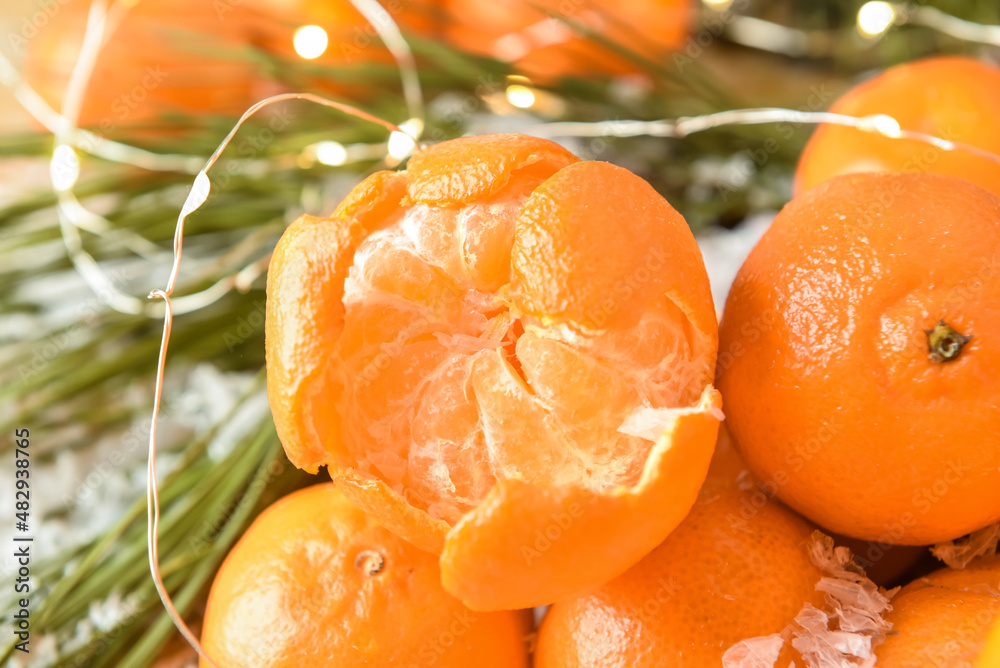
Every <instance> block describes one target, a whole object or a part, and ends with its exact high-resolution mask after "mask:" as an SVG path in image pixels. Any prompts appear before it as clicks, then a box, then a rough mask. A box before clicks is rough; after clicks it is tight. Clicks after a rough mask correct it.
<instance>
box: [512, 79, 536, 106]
mask: <svg viewBox="0 0 1000 668" xmlns="http://www.w3.org/2000/svg"><path fill="white" fill-rule="evenodd" d="M507 101H508V102H510V103H511V104H512V105H513V106H515V107H518V108H519V109H530V108H531V107H533V106H534V104H535V93H534V91H532V90H531V89H530V88H528V87H527V86H522V85H520V84H514V85H513V86H507Z"/></svg>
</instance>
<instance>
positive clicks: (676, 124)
mask: <svg viewBox="0 0 1000 668" xmlns="http://www.w3.org/2000/svg"><path fill="white" fill-rule="evenodd" d="M768 123H797V124H804V125H805V124H807V125H814V124H820V123H828V124H831V125H842V126H846V127H852V128H856V129H858V130H861V131H863V132H871V133H874V134H879V135H882V136H884V137H889V138H890V139H912V140H915V141H920V142H923V143H925V144H930V145H932V146H934V147H936V148H939V149H941V150H944V151H965V152H968V153H971V154H973V155H976V156H978V157H980V158H984V159H986V160H991V161H993V162H996V163H998V164H1000V155H997V154H995V153H992V152H990V151H986V150H984V149H981V148H979V147H978V146H972V145H971V144H965V143H963V142H955V141H948V140H946V139H942V138H940V137H936V136H934V135H931V134H927V133H924V132H915V131H912V130H903V129H901V128H900V127H899V122H898V121H896V119H894V118H893V117H892V116H888V115H886V114H874V115H871V116H861V117H856V116H847V115H845V114H835V113H831V112H828V111H799V110H795V109H782V108H778V107H758V108H751V109H731V110H728V111H720V112H716V113H713V114H706V115H704V116H687V117H681V118H678V119H673V120H671V119H660V120H656V121H630V120H629V121H598V122H594V123H576V122H569V123H563V122H557V123H542V124H539V125H536V126H533V127H530V128H528V129H527V130H526V132H528V133H529V134H534V135H536V136H539V137H548V138H552V137H639V136H648V137H672V138H676V139H681V138H683V137H686V136H688V135H692V134H695V133H697V132H704V131H705V130H710V129H713V128H718V127H723V126H730V125H737V126H744V125H762V124H768Z"/></svg>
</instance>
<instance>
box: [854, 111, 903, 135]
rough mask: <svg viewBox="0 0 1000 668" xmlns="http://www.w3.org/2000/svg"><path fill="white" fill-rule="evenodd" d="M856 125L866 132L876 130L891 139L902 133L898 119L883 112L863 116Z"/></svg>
mask: <svg viewBox="0 0 1000 668" xmlns="http://www.w3.org/2000/svg"><path fill="white" fill-rule="evenodd" d="M858 127H860V128H861V129H863V130H867V131H868V132H877V133H879V134H881V135H885V136H886V137H891V138H893V139H896V138H898V137H899V136H900V135H901V134H902V128H900V127H899V121H897V120H896V119H895V118H893V117H892V116H886V115H885V114H875V115H873V116H865V117H864V118H862V119H861V122H860V123H859V124H858Z"/></svg>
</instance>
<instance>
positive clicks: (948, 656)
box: [876, 555, 1000, 668]
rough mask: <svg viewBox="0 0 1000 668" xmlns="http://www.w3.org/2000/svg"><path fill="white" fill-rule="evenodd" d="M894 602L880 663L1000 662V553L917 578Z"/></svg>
mask: <svg viewBox="0 0 1000 668" xmlns="http://www.w3.org/2000/svg"><path fill="white" fill-rule="evenodd" d="M892 607H893V610H892V612H890V613H889V614H888V615H886V619H887V621H889V622H891V623H892V624H893V633H892V634H891V635H890V636H889V638H888V639H887V640H886V642H885V644H884V645H882V646H881V647H879V648H878V650H877V651H876V655H877V656H878V668H918V667H922V666H949V667H950V668H997V667H998V666H1000V555H994V556H989V557H981V558H979V559H977V560H976V561H973V562H972V563H971V564H969V565H968V566H967V567H966V568H964V569H962V570H953V569H951V568H944V569H941V570H939V571H936V572H934V573H931V574H930V575H927V576H925V577H922V578H918V579H916V580H914V581H913V582H911V583H910V584H908V585H906V586H905V587H903V588H902V590H900V592H899V593H898V594H897V595H896V597H895V598H894V599H893V600H892ZM991 629H992V630H993V631H992V635H991Z"/></svg>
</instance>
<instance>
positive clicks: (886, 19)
mask: <svg viewBox="0 0 1000 668" xmlns="http://www.w3.org/2000/svg"><path fill="white" fill-rule="evenodd" d="M895 22H896V8H895V7H893V6H892V5H890V4H889V3H888V2H882V0H873V1H872V2H866V3H865V4H864V5H862V6H861V9H859V10H858V32H860V33H861V34H862V35H864V36H865V37H878V36H879V35H881V34H882V33H884V32H885V31H886V30H888V29H889V28H890V27H891V26H892V24H893V23H895Z"/></svg>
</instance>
